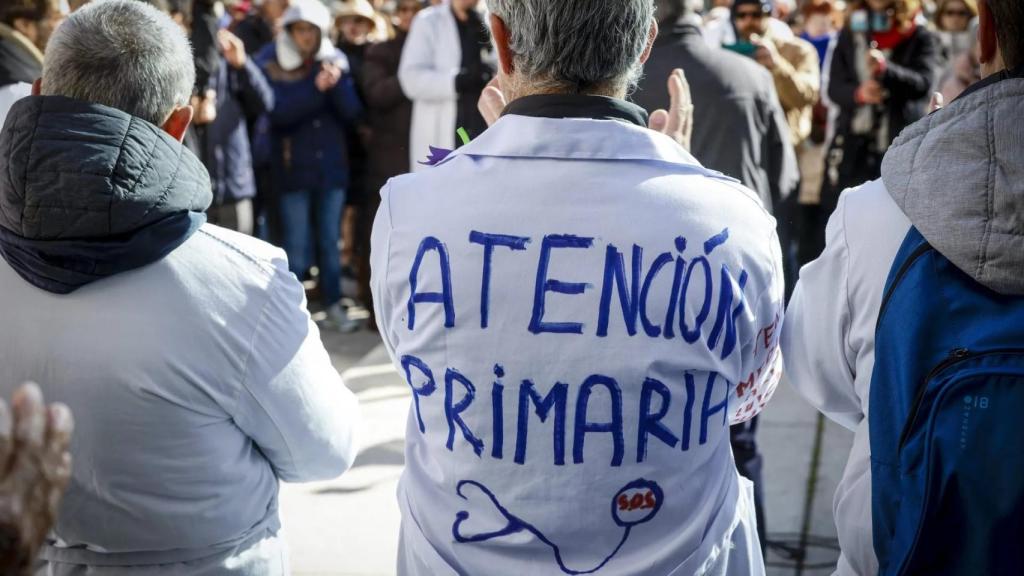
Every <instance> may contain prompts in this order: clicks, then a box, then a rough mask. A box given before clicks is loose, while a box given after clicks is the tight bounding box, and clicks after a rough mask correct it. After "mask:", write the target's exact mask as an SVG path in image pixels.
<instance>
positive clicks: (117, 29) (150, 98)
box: [42, 0, 196, 126]
mask: <svg viewBox="0 0 1024 576" xmlns="http://www.w3.org/2000/svg"><path fill="white" fill-rule="evenodd" d="M195 81H196V70H195V64H194V62H193V59H192V48H191V46H190V45H189V43H188V39H187V38H186V37H185V32H184V30H182V28H181V27H180V26H178V24H177V23H175V22H174V20H172V19H171V17H170V16H168V15H167V14H164V13H162V12H160V11H159V10H157V9H156V8H153V7H152V6H148V5H146V4H144V3H142V2H137V1H136V0H102V1H99V2H92V3H90V4H89V5H87V6H85V7H84V8H82V9H81V10H79V11H77V12H75V13H74V14H72V15H71V16H69V17H68V18H67V19H66V20H65V21H64V22H63V23H61V25H60V26H59V27H58V28H57V30H56V31H55V32H54V33H53V37H52V38H50V43H49V44H48V45H47V47H46V58H45V62H44V64H43V86H42V93H43V94H45V95H48V96H66V97H68V98H75V99H77V100H84V101H87V102H94V103H97V104H104V105H106V106H110V107H112V108H117V109H119V110H122V111H124V112H127V113H129V114H131V115H132V116H138V117H139V118H142V119H143V120H147V121H149V122H152V123H153V124H156V125H157V126H160V125H162V124H163V123H164V122H165V121H166V120H167V117H168V116H170V114H171V112H173V111H174V108H175V107H178V106H185V105H187V104H188V102H189V97H190V96H191V95H192V87H193V85H194V84H195Z"/></svg>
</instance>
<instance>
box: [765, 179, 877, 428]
mask: <svg viewBox="0 0 1024 576" xmlns="http://www.w3.org/2000/svg"><path fill="white" fill-rule="evenodd" d="M846 198H847V195H843V197H842V198H840V201H839V206H838V207H837V208H836V211H835V213H834V214H832V218H831V219H830V220H829V223H828V227H827V228H826V233H825V234H826V245H825V250H824V251H823V252H822V254H821V256H820V257H819V258H818V259H817V260H815V261H814V262H812V263H810V264H808V265H807V266H804V268H803V270H801V271H800V281H799V282H798V283H797V286H796V291H795V292H794V293H793V298H792V300H790V303H789V309H788V310H787V312H786V324H785V327H784V328H783V331H782V349H783V351H784V352H785V357H786V373H787V375H788V376H789V380H790V382H792V384H793V387H794V388H796V390H797V391H798V392H799V393H800V395H801V396H803V397H804V399H805V400H807V402H809V403H810V404H811V405H812V406H814V407H815V408H816V409H818V411H820V412H822V413H824V414H825V416H827V417H829V418H830V419H832V420H834V421H835V422H836V423H838V424H840V425H842V426H844V427H846V428H849V429H850V430H855V429H856V427H857V424H858V423H859V422H860V421H861V419H863V418H864V414H863V412H862V410H861V402H860V400H859V399H858V396H857V391H856V387H855V377H856V369H855V366H856V364H855V356H854V352H853V350H852V349H851V347H850V345H849V342H850V330H851V326H852V321H851V308H850V295H849V258H850V254H849V247H848V244H847V240H846V223H845V217H846Z"/></svg>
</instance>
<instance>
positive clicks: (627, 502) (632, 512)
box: [612, 478, 664, 527]
mask: <svg viewBox="0 0 1024 576" xmlns="http://www.w3.org/2000/svg"><path fill="white" fill-rule="evenodd" d="M663 500H664V493H663V492H662V490H661V487H660V486H658V484H657V483H656V482H653V481H650V480H644V479H642V478H641V479H640V480H635V481H633V482H630V483H629V484H627V485H626V486H624V487H623V488H622V490H619V493H618V494H616V495H615V498H614V499H613V500H612V517H613V518H614V519H615V522H616V523H617V524H618V525H619V526H624V527H629V526H635V525H637V524H642V523H644V522H647V521H648V520H650V519H651V518H654V515H655V514H657V513H658V510H659V509H660V508H661V504H662V501H663Z"/></svg>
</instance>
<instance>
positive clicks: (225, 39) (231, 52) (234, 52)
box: [217, 30, 248, 70]
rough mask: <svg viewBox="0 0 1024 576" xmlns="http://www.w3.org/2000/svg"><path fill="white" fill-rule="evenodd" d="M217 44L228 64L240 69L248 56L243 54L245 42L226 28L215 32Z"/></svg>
mask: <svg viewBox="0 0 1024 576" xmlns="http://www.w3.org/2000/svg"><path fill="white" fill-rule="evenodd" d="M217 45H218V46H219V47H220V53H221V54H223V55H224V59H225V60H227V61H228V65H229V66H231V67H232V68H234V69H235V70H241V69H242V67H244V66H245V62H246V60H247V59H248V56H246V54H245V44H243V43H242V40H241V39H239V38H238V36H235V35H234V34H232V33H231V32H228V31H227V30H221V31H220V32H217Z"/></svg>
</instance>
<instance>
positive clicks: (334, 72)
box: [316, 62, 341, 92]
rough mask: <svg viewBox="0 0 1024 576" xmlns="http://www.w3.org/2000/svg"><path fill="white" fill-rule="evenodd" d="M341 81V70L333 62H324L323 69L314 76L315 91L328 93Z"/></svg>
mask: <svg viewBox="0 0 1024 576" xmlns="http://www.w3.org/2000/svg"><path fill="white" fill-rule="evenodd" d="M340 81H341V68H339V67H338V65H337V64H335V63H333V62H324V63H323V69H322V70H320V73H319V74H317V75H316V89H317V90H319V91H321V92H328V91H330V90H331V89H332V88H334V87H335V86H337V85H338V82H340Z"/></svg>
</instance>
